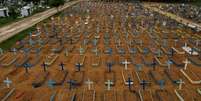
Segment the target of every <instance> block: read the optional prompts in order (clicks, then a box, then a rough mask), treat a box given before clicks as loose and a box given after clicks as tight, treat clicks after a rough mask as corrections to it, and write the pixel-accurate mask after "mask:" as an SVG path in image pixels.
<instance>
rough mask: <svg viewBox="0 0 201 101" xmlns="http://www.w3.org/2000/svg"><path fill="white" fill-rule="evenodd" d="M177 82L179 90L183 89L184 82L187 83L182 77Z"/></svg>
mask: <svg viewBox="0 0 201 101" xmlns="http://www.w3.org/2000/svg"><path fill="white" fill-rule="evenodd" d="M177 83H178V84H179V90H181V89H182V84H185V82H184V81H183V80H182V79H180V80H178V81H177Z"/></svg>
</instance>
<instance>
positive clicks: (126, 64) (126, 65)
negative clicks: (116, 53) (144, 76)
mask: <svg viewBox="0 0 201 101" xmlns="http://www.w3.org/2000/svg"><path fill="white" fill-rule="evenodd" d="M130 63H131V62H128V61H127V60H125V61H124V62H122V64H124V66H125V70H127V69H128V65H129V64H130Z"/></svg>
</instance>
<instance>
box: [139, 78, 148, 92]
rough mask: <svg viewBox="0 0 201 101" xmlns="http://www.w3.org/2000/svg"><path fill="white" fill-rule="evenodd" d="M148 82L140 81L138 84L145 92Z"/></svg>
mask: <svg viewBox="0 0 201 101" xmlns="http://www.w3.org/2000/svg"><path fill="white" fill-rule="evenodd" d="M148 83H149V82H147V81H146V80H142V81H141V82H140V85H142V88H143V90H145V86H146V85H147V84H148Z"/></svg>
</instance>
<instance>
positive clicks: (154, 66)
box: [152, 58, 157, 70]
mask: <svg viewBox="0 0 201 101" xmlns="http://www.w3.org/2000/svg"><path fill="white" fill-rule="evenodd" d="M156 65H157V62H156V59H155V58H153V62H152V66H153V70H155V69H156Z"/></svg>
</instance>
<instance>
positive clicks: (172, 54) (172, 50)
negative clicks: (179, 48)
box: [170, 48, 174, 57]
mask: <svg viewBox="0 0 201 101" xmlns="http://www.w3.org/2000/svg"><path fill="white" fill-rule="evenodd" d="M170 52H171V53H170V54H171V56H172V57H173V56H174V49H173V48H171V50H170Z"/></svg>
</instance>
